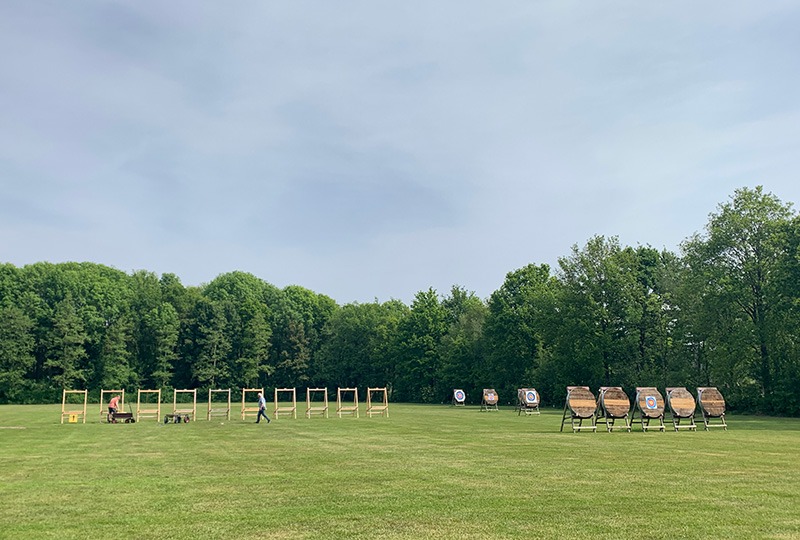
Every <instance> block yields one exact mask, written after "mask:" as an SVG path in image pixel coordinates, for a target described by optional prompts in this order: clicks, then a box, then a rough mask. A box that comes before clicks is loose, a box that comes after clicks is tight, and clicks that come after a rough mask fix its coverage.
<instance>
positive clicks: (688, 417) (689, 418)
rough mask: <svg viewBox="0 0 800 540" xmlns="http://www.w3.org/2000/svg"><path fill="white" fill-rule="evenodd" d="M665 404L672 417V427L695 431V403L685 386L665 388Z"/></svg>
mask: <svg viewBox="0 0 800 540" xmlns="http://www.w3.org/2000/svg"><path fill="white" fill-rule="evenodd" d="M667 405H668V406H669V411H670V416H671V417H672V427H674V428H675V431H679V430H681V429H686V430H688V431H697V424H695V422H694V413H695V409H696V408H697V404H696V403H695V401H694V397H692V394H690V393H689V391H688V390H687V389H686V388H685V387H683V386H674V387H670V388H667ZM681 422H683V423H681Z"/></svg>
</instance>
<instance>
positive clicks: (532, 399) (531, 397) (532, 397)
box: [525, 390, 539, 403]
mask: <svg viewBox="0 0 800 540" xmlns="http://www.w3.org/2000/svg"><path fill="white" fill-rule="evenodd" d="M525 401H527V402H528V403H536V402H537V401H539V398H538V396H537V395H536V391H535V390H528V391H527V392H525Z"/></svg>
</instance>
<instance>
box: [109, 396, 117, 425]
mask: <svg viewBox="0 0 800 540" xmlns="http://www.w3.org/2000/svg"><path fill="white" fill-rule="evenodd" d="M118 407H119V396H114V397H112V398H111V401H109V402H108V421H109V422H111V421H112V420H113V419H114V415H115V414H117V408H118Z"/></svg>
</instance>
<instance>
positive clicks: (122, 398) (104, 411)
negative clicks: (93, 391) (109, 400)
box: [100, 388, 125, 422]
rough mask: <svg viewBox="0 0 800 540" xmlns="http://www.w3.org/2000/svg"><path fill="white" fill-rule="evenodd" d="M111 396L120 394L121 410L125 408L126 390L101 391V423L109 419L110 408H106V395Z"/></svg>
mask: <svg viewBox="0 0 800 540" xmlns="http://www.w3.org/2000/svg"><path fill="white" fill-rule="evenodd" d="M106 394H111V395H112V396H113V395H114V394H119V396H120V399H119V408H120V409H124V408H125V389H124V388H123V389H122V390H100V421H101V422H102V421H103V418H108V408H107V407H105V406H104V405H105V395H106Z"/></svg>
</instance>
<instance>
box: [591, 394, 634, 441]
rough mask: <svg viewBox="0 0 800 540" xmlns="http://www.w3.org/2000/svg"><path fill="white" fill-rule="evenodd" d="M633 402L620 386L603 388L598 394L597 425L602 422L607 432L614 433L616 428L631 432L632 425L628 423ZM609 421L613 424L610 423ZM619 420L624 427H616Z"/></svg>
mask: <svg viewBox="0 0 800 540" xmlns="http://www.w3.org/2000/svg"><path fill="white" fill-rule="evenodd" d="M630 408H631V400H630V399H628V395H627V394H626V393H625V391H624V390H622V387H620V386H601V387H600V392H599V393H598V394H597V413H596V417H595V425H597V424H599V423H600V422H601V421H602V422H603V423H605V425H606V431H613V430H614V428H615V427H616V428H617V429H619V428H620V427H621V428H622V429H625V430H627V431H628V432H630V430H631V424H630V422H629V421H628V415H629V414H630ZM609 420H610V421H611V422H609ZM617 420H622V422H623V423H624V425H622V426H615V425H614V424H615V422H616V421H617Z"/></svg>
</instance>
